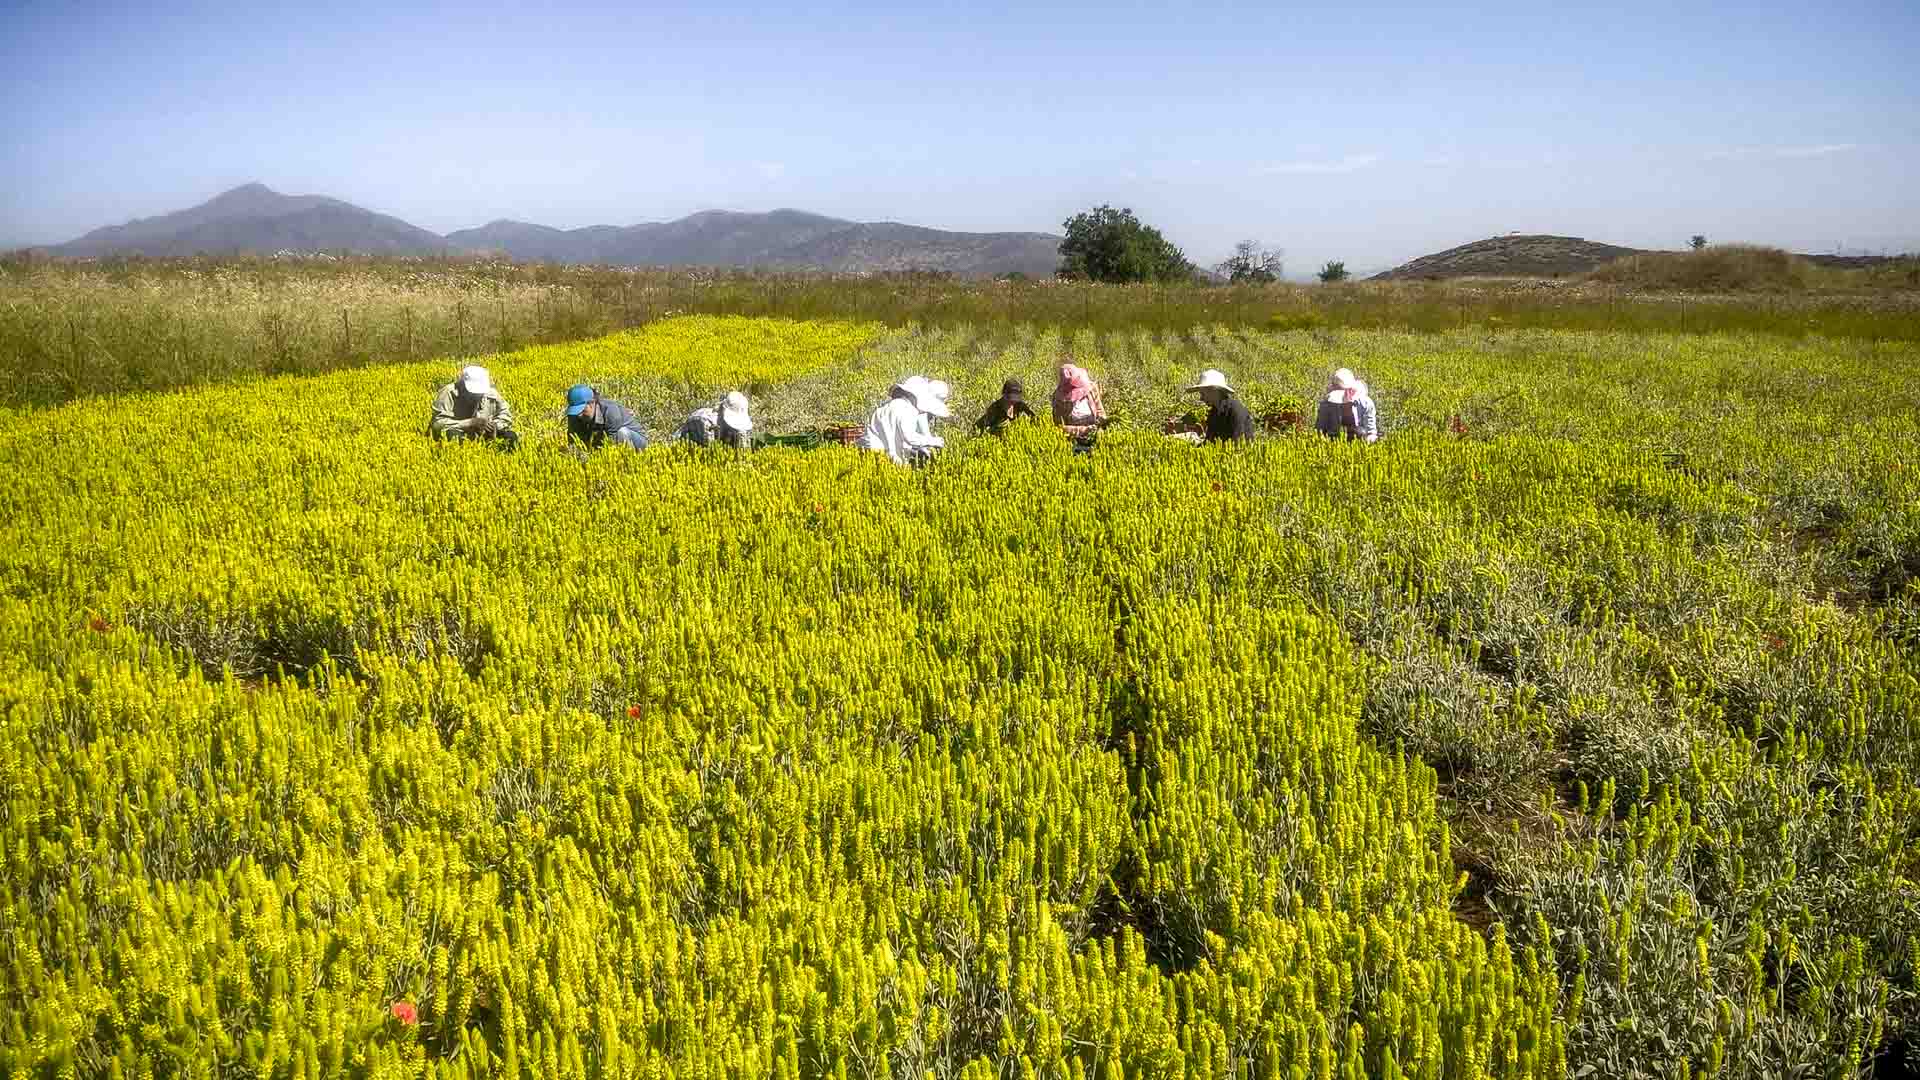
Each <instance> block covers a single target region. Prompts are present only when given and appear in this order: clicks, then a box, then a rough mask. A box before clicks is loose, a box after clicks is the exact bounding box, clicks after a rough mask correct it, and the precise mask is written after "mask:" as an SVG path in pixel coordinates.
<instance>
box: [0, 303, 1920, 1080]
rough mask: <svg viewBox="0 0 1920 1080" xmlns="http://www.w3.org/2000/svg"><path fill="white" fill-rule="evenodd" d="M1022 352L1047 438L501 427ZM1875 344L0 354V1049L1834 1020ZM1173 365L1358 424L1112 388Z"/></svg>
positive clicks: (1894, 733) (1043, 1043)
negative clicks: (193, 364)
mask: <svg viewBox="0 0 1920 1080" xmlns="http://www.w3.org/2000/svg"><path fill="white" fill-rule="evenodd" d="M1222 291H1224V290H1222ZM1062 356H1069V357H1072V358H1073V359H1074V360H1075V362H1078V363H1083V364H1085V365H1087V366H1088V367H1089V368H1090V369H1091V370H1092V371H1093V373H1094V375H1095V377H1096V378H1097V379H1099V381H1100V383H1101V386H1102V389H1103V393H1104V396H1105V398H1106V401H1107V403H1108V405H1109V407H1110V408H1111V409H1112V410H1113V411H1115V412H1116V414H1119V415H1123V416H1124V417H1126V418H1127V419H1124V420H1123V421H1122V422H1121V423H1119V424H1117V425H1116V426H1115V427H1114V428H1113V429H1111V430H1110V431H1109V432H1107V433H1106V434H1105V435H1104V436H1103V438H1102V441H1101V443H1100V446H1099V448H1098V449H1097V450H1096V451H1095V452H1094V453H1093V454H1091V455H1076V454H1074V453H1072V451H1071V447H1070V445H1069V444H1068V442H1067V441H1066V440H1065V439H1064V438H1061V437H1060V436H1059V435H1058V434H1057V433H1056V432H1054V431H1052V430H1049V429H1048V428H1047V427H1045V426H1043V425H1032V426H1025V427H1021V428H1018V429H1016V430H1015V431H1013V432H1012V433H1010V434H1009V435H1008V436H1007V437H1006V438H1004V439H992V438H974V437H972V436H970V435H968V434H967V433H966V432H965V431H964V428H965V424H964V422H960V423H955V424H953V425H951V427H952V428H953V429H954V430H951V431H949V432H948V434H949V436H950V441H949V449H948V451H947V454H946V456H945V457H944V458H942V459H940V460H937V461H935V462H934V463H933V464H932V465H931V466H930V467H928V468H925V469H921V470H908V469H900V468H895V467H892V466H890V465H888V464H887V463H885V462H884V461H882V460H880V459H879V458H878V456H877V455H874V454H871V453H868V452H863V451H856V450H849V449H843V448H839V447H827V448H822V449H818V450H811V451H802V450H797V449H772V450H766V451H756V452H753V453H748V454H744V455H738V454H732V453H724V452H695V451H692V450H690V449H688V448H685V447H666V446H663V447H657V448H655V449H653V450H649V451H647V452H645V453H639V454H635V453H629V452H625V451H617V452H616V451H602V452H599V453H587V452H584V451H580V450H578V449H574V448H569V447H567V446H566V444H565V442H564V440H563V439H562V438H561V431H562V429H563V424H562V420H561V411H560V410H561V405H560V403H561V401H562V400H563V398H562V394H563V392H564V390H565V388H566V387H567V386H568V385H569V384H570V383H572V382H574V381H576V380H578V379H580V378H582V377H590V378H591V379H592V380H593V381H594V382H595V383H596V385H602V386H604V387H605V388H607V389H608V390H609V392H611V393H612V394H613V396H616V397H618V398H620V399H621V400H622V401H624V402H626V403H628V404H629V405H631V406H632V407H633V409H634V411H635V412H636V414H637V415H638V416H639V417H640V418H641V420H642V422H643V423H645V424H646V425H647V426H648V427H649V428H650V429H651V430H652V431H654V432H655V433H656V434H659V433H664V431H665V430H668V429H669V428H670V427H671V425H673V424H674V423H676V422H677V420H678V419H679V418H680V417H682V416H684V411H685V409H687V408H689V407H691V406H692V405H693V404H696V403H699V402H704V401H707V400H711V398H712V396H713V395H714V394H715V393H716V392H717V391H719V390H723V389H728V388H732V387H735V386H742V387H748V388H749V393H751V394H752V395H753V397H754V405H755V415H756V419H757V420H759V421H760V425H761V426H762V427H764V428H765V429H766V430H768V431H772V432H781V431H798V430H804V429H807V428H811V427H817V426H819V425H821V424H824V423H827V422H830V421H835V420H844V419H849V418H857V417H858V416H859V415H861V414H862V413H863V411H864V409H865V408H867V407H869V406H870V405H871V404H872V403H873V402H875V401H877V400H878V399H879V398H880V396H881V395H882V394H883V393H884V390H885V388H886V385H887V384H888V382H889V381H891V380H892V379H894V378H897V377H898V376H899V375H900V374H901V373H902V372H907V371H926V372H929V373H932V374H935V375H938V376H941V377H944V378H948V379H950V381H952V382H953V384H954V391H955V402H956V405H957V407H958V412H959V413H960V415H961V416H962V417H963V419H964V417H965V414H966V413H967V412H968V411H969V410H970V409H972V408H974V407H976V406H984V404H985V403H986V402H987V401H988V400H990V399H991V398H992V397H993V395H994V393H995V392H997V388H998V386H999V384H1000V382H1001V381H1002V380H1003V379H1004V378H1006V377H1007V376H1009V375H1014V376H1019V377H1022V378H1024V379H1025V380H1026V381H1027V382H1028V384H1029V385H1030V386H1033V385H1044V384H1045V382H1046V379H1047V373H1048V372H1049V370H1050V369H1051V368H1052V367H1053V366H1054V365H1057V363H1058V362H1059V360H1060V358H1061V357H1062ZM1915 360H1916V357H1915V354H1914V349H1913V347H1912V346H1909V345H1900V344H1891V343H1864V342H1854V343H1847V342H1836V341H1810V342H1804V343H1799V342H1787V341H1782V340H1780V339H1777V338H1762V337H1752V336H1705V335H1702V336H1688V337H1679V338H1670V339H1669V338H1657V339H1648V338H1644V337H1637V336H1634V335H1627V334H1607V335H1602V334H1570V333H1543V332H1537V331H1528V330H1508V331H1503V332H1501V333H1499V334H1489V333H1487V332H1485V331H1484V330H1482V329H1478V328H1469V329H1463V330H1456V331H1451V332H1447V333H1442V334H1431V335H1428V334H1409V333H1385V332H1354V331H1345V330H1329V329H1326V328H1320V329H1315V330H1308V331H1294V332H1282V333H1271V332H1253V331H1242V330H1235V329H1231V328H1229V327H1225V326H1221V327H1209V328H1204V329H1201V330H1197V331H1194V332H1191V333H1182V334H1175V333H1157V332H1151V331H1146V330H1134V331H1128V332H1125V333H1117V334H1105V335H1102V334H1096V333H1094V332H1092V331H1090V330H1073V329H1060V328H1047V327H1036V326H1025V327H1018V328H1010V329H997V330H996V329H992V328H987V327H979V326H968V327H957V328H945V329H942V328H915V329H912V330H906V331H891V332H890V331H885V330H883V329H882V328H880V327H878V326H876V325H871V324H845V323H795V322H789V321H780V320H760V319H707V318H676V319H671V320H666V321H663V322H659V323H656V324H654V325H652V326H650V327H648V328H646V329H645V330H642V331H639V332H631V333H622V334H617V335H613V336H610V337H606V338H602V339H598V340H594V341H587V342H581V343H577V344H570V345H555V346H542V347H536V348H526V349H521V350H517V351H515V352H513V353H509V354H505V355H500V356H495V357H492V358H491V359H490V360H489V364H490V366H491V367H492V368H493V370H494V372H495V375H496V378H497V379H498V381H499V383H500V385H501V386H502V388H503V390H504V391H505V392H506V394H507V395H508V397H509V398H510V399H511V400H512V401H513V402H514V404H515V406H516V411H517V412H518V413H519V414H520V416H521V417H522V424H523V426H524V433H525V442H524V445H523V446H522V448H521V450H520V452H519V453H517V454H513V455H503V454H495V453H491V452H488V451H486V450H484V449H482V448H478V447H463V446H453V445H439V444H434V443H432V442H430V441H428V440H426V439H425V438H423V437H422V436H421V434H420V428H421V425H422V422H423V419H424V413H425V410H426V401H427V397H428V394H429V393H430V391H431V389H432V388H433V387H434V386H435V385H436V384H437V383H438V382H439V381H440V380H442V379H444V378H446V377H447V375H448V374H449V372H450V365H448V364H445V363H431V364H422V363H416V364H395V365H391V366H386V367H374V368H367V369H364V370H357V371H348V372H337V373H332V374H327V375H321V376H305V377H284V378H280V379H277V380H270V381H267V380H263V381H258V382H253V383H247V384H237V385H227V386H210V387H203V388H200V389H197V390H192V391H181V392H170V393H164V394H156V395H123V396H119V397H115V398H110V399H104V400H99V401H92V402H87V403H82V404H75V405H69V406H65V407H62V408H57V409H49V410H36V411H23V412H10V413H7V414H6V415H5V417H4V423H0V454H4V455H5V456H6V458H7V460H8V461H10V462H14V463H15V466H14V467H13V468H12V469H9V470H7V471H6V472H5V473H3V474H0V508H4V510H5V512H4V514H0V584H3V585H4V588H3V589H0V673H4V674H3V675H0V917H4V920H5V925H6V926H7V927H8V928H9V933H8V935H7V937H6V939H5V942H4V944H0V949H3V950H4V952H5V960H6V962H5V964H4V967H3V968H0V970H4V971H5V977H4V980H3V981H0V1074H5V1075H10V1076H11V1075H60V1074H62V1073H63V1072H64V1073H66V1074H70V1075H89V1076H90V1075H114V1074H115V1072H116V1071H117V1072H118V1073H119V1074H121V1075H143V1074H144V1075H156V1076H158V1075H194V1074H204V1075H212V1074H215V1073H219V1074H226V1075H262V1076H266V1075H277V1076H293V1075H317V1074H333V1073H354V1074H364V1075H396V1076H398V1075H406V1076H415V1075H422V1076H424V1075H432V1076H453V1075H460V1076H471V1075H507V1076H585V1075H635V1076H637V1075H663V1076H664V1075H669V1074H671V1075H681V1076H686V1075H756V1076H758V1075H783V1076H815V1075H842V1074H845V1075H860V1076H889V1075H905V1076H915V1077H925V1076H927V1075H929V1074H931V1075H933V1076H935V1077H939V1078H947V1077H979V1076H998V1075H1020V1074H1029V1073H1030V1074H1031V1075H1036V1076H1040V1075H1052V1076H1088V1075H1093V1076H1109V1075H1125V1076H1222V1075H1237V1076H1268V1075H1274V1076H1334V1075H1339V1076H1343V1077H1344V1076H1391V1075H1405V1076H1422V1077H1486V1076H1496V1077H1508V1076H1539V1077H1556V1078H1557V1077H1564V1076H1569V1075H1573V1076H1603V1075H1604V1076H1628V1077H1631V1076H1649V1077H1652V1076H1659V1077H1666V1076H1670V1075H1674V1074H1675V1073H1676V1072H1679V1071H1682V1070H1684V1072H1685V1073H1686V1074H1687V1075H1689V1076H1696V1075H1700V1074H1705V1075H1708V1076H1735V1077H1760V1076H1771V1075H1813V1076H1833V1077H1841V1076H1851V1075H1854V1074H1855V1073H1856V1072H1857V1070H1858V1069H1860V1068H1861V1067H1862V1065H1863V1064H1864V1063H1865V1062H1866V1061H1867V1060H1868V1059H1870V1058H1871V1056H1872V1055H1873V1054H1874V1053H1875V1051H1876V1050H1877V1049H1878V1048H1880V1047H1881V1046H1883V1045H1884V1046H1891V1045H1893V1044H1894V1042H1895V1041H1896V1040H1899V1039H1907V1040H1909V1041H1910V1040H1912V1039H1913V1038H1914V1036H1915V1035H1916V1034H1917V1033H1920V990H1917V989H1916V984H1915V972H1916V963H1920V948H1916V945H1915V943H1916V942H1917V941H1920V887H1917V886H1916V880H1920V858H1917V857H1916V848H1915V846H1914V844H1913V838H1914V837H1915V836H1916V835H1920V787H1916V779H1920V677H1917V676H1920V665H1917V663H1916V660H1915V656H1914V653H1913V651H1912V648H1911V644H1910V642H1909V640H1908V638H1907V637H1906V636H1905V635H1908V634H1910V633H1911V632H1912V629H1911V628H1912V626H1913V625H1914V622H1915V620H1914V615H1913V612H1914V610H1915V608H1916V606H1920V584H1916V582H1915V580H1914V578H1913V576H1912V573H1913V571H1914V570H1916V569H1920V559H1915V558H1914V554H1913V553H1915V552H1916V551H1920V509H1916V508H1917V507H1920V488H1917V487H1916V485H1917V484H1920V477H1917V476H1916V475H1915V473H1914V472H1913V470H1912V467H1911V463H1910V462H1909V461H1908V458H1909V457H1910V454H1909V452H1908V444H1909V442H1910V438H1911V424H1912V419H1913V417H1914V415H1915V414H1916V412H1920V392H1917V391H1916V390H1915V388H1914V386H1913V385H1912V383H1911V380H1910V379H1908V378H1907V376H1906V372H1907V371H1908V370H1909V369H1910V368H1911V366H1912V365H1913V363H1914V361H1915ZM1207 366H1217V367H1221V368H1223V369H1224V370H1226V371H1227V372H1228V373H1229V375H1230V376H1231V377H1232V378H1233V380H1234V381H1235V384H1236V385H1237V386H1238V387H1240V388H1241V391H1242V393H1243V394H1244V395H1245V396H1246V397H1247V399H1248V400H1249V401H1252V402H1257V403H1261V405H1262V407H1263V408H1265V407H1267V406H1270V405H1279V404H1282V403H1288V402H1299V403H1302V404H1304V403H1305V402H1308V401H1311V400H1313V398H1314V397H1315V396H1316V395H1317V392H1318V390H1319V388H1320V387H1322V386H1323V385H1324V382H1325V378H1326V374H1327V371H1328V369H1329V368H1330V367H1336V366H1347V367H1352V368H1354V369H1355V370H1356V371H1358V372H1359V373H1360V374H1361V375H1362V377H1364V378H1366V379H1368V381H1369V382H1370V383H1371V384H1372V386H1373V390H1374V394H1375V396H1376V398H1377V399H1378V400H1379V402H1380V405H1381V415H1382V420H1383V424H1384V429H1385V438H1383V440H1382V441H1381V442H1380V443H1379V444H1377V445H1373V446H1365V447H1362V446H1354V445H1348V444H1344V443H1336V442H1332V441H1328V440H1323V439H1319V438H1313V437H1267V438H1262V439H1260V440H1257V441H1256V442H1255V443H1254V444H1253V445H1252V446H1249V447H1244V448H1233V449H1226V450H1221V449H1217V448H1216V449H1200V450H1196V449H1193V448H1191V447H1187V446H1184V445H1181V444H1178V443H1175V442H1172V441H1170V440H1166V439H1163V438H1161V437H1159V436H1158V435H1156V434H1154V433H1153V428H1155V427H1156V426H1157V423H1158V421H1159V419H1160V418H1162V417H1164V416H1166V415H1167V414H1168V413H1169V412H1170V411H1177V410H1180V409H1184V408H1191V407H1192V400H1191V395H1187V394H1185V393H1183V392H1182V390H1181V389H1180V388H1181V387H1182V386H1184V385H1185V384H1186V383H1187V382H1189V381H1190V380H1191V378H1192V375H1193V374H1194V372H1195V371H1197V370H1198V369H1200V368H1201V367H1207ZM1863 397H1864V398H1870V399H1871V400H1873V401H1875V402H1876V403H1877V408H1876V411H1875V412H1874V413H1872V414H1871V415H1863V414H1861V412H1860V411H1859V404H1858V403H1859V401H1860V400H1861V399H1862V398H1863ZM1649 402H1659V403H1660V410H1661V411H1660V412H1659V413H1658V415H1657V416H1652V415H1650V413H1649V407H1648V403H1649ZM1661 416H1672V417H1684V418H1685V422H1675V423H1665V422H1657V421H1658V418H1659V417H1661ZM1456 421H1457V423H1456ZM76 432H84V437H77V436H76V434H75V433H76ZM75 493H84V503H83V504H82V503H78V502H77V501H76V498H75ZM1903 575H1904V576H1903ZM1463 870H1471V871H1472V877H1471V878H1469V877H1468V876H1467V875H1466V874H1464V873H1463V872H1462V871H1463ZM1475 903H1477V904H1479V905H1481V906H1478V907H1475V906H1473V905H1474V904H1475Z"/></svg>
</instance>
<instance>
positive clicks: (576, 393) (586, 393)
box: [567, 383, 593, 416]
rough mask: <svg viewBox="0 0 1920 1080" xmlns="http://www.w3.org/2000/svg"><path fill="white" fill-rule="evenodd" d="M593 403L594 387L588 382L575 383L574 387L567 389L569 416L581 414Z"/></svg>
mask: <svg viewBox="0 0 1920 1080" xmlns="http://www.w3.org/2000/svg"><path fill="white" fill-rule="evenodd" d="M591 404H593V387H591V386H588V385H587V384H586V383H575V384H574V385H573V389H571V390H568V391H567V415H568V416H579V415H580V414H581V413H582V412H585V411H586V408H587V406H589V405H591Z"/></svg>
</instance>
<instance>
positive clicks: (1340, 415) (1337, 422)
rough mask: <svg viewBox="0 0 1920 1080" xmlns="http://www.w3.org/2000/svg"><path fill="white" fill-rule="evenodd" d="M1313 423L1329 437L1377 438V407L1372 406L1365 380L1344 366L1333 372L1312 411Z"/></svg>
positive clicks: (1378, 437)
mask: <svg viewBox="0 0 1920 1080" xmlns="http://www.w3.org/2000/svg"><path fill="white" fill-rule="evenodd" d="M1313 427H1314V430H1316V431H1318V432H1319V433H1320V434H1322V435H1325V436H1326V437H1327V438H1329V439H1353V440H1356V441H1359V442H1378V441H1379V439H1380V419H1379V410H1378V409H1375V408H1374V405H1373V395H1372V394H1370V393H1368V391H1367V384H1366V383H1364V382H1361V381H1360V380H1359V379H1357V378H1355V377H1354V374H1353V372H1352V371H1349V370H1348V369H1346V368H1341V369H1340V370H1339V371H1336V372H1334V373H1333V377H1332V378H1331V379H1328V380H1327V392H1326V394H1325V395H1324V396H1323V397H1321V399H1320V406H1319V408H1318V410H1316V412H1315V414H1314V419H1313Z"/></svg>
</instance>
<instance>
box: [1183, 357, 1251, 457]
mask: <svg viewBox="0 0 1920 1080" xmlns="http://www.w3.org/2000/svg"><path fill="white" fill-rule="evenodd" d="M1187 389H1188V390H1190V391H1198V392H1199V394H1200V400H1202V401H1204V402H1206V403H1207V434H1206V439H1205V441H1206V442H1247V441H1249V440H1251V439H1252V438H1253V416H1252V414H1250V413H1248V412H1247V407H1246V405H1244V404H1242V403H1241V401H1240V399H1239V398H1238V397H1236V396H1235V395H1234V392H1233V387H1231V386H1228V385H1227V377H1226V376H1225V375H1224V374H1222V373H1221V372H1219V371H1218V370H1216V369H1214V368H1208V369H1207V370H1205V371H1203V372H1201V373H1200V381H1199V382H1197V383H1194V384H1193V385H1192V386H1189V387H1187Z"/></svg>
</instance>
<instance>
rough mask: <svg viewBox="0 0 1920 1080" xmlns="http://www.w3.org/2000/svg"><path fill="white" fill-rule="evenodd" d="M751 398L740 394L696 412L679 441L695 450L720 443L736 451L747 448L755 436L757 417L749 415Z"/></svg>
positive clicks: (725, 398)
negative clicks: (754, 425) (748, 405)
mask: <svg viewBox="0 0 1920 1080" xmlns="http://www.w3.org/2000/svg"><path fill="white" fill-rule="evenodd" d="M747 404H748V403H747V395H745V394H743V393H741V392H740V391H738V390H735V391H732V392H731V393H729V394H728V395H727V396H726V397H724V398H722V399H720V404H718V405H709V406H707V407H706V408H704V409H695V410H694V411H693V415H691V416H689V417H687V421H686V423H684V424H681V425H680V430H679V432H678V433H677V434H678V437H679V438H682V439H685V440H686V441H688V442H690V443H693V444H694V445H695V446H709V445H712V444H713V443H714V442H715V441H718V442H720V443H722V444H723V445H726V446H731V447H734V448H736V449H739V448H742V447H745V446H746V445H747V444H748V441H749V440H750V439H751V438H752V436H753V416H752V415H751V414H750V413H749V412H748V411H747Z"/></svg>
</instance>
